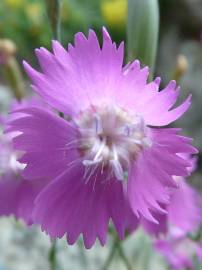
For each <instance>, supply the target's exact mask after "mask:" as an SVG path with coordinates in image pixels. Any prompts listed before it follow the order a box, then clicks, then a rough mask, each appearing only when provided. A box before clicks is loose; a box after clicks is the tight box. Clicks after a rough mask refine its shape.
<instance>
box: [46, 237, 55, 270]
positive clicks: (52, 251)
mask: <svg viewBox="0 0 202 270" xmlns="http://www.w3.org/2000/svg"><path fill="white" fill-rule="evenodd" d="M48 258H49V262H50V270H56V265H57V261H56V240H54V241H53V242H52V244H51V247H50V250H49V255H48Z"/></svg>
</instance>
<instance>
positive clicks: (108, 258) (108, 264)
mask: <svg viewBox="0 0 202 270" xmlns="http://www.w3.org/2000/svg"><path fill="white" fill-rule="evenodd" d="M118 241H119V239H118V238H115V239H114V243H113V245H112V248H111V250H110V253H109V255H108V257H107V259H106V261H105V263H104V266H103V268H102V270H108V268H109V266H110V265H111V263H112V260H113V258H114V255H115V253H116V250H117V246H118Z"/></svg>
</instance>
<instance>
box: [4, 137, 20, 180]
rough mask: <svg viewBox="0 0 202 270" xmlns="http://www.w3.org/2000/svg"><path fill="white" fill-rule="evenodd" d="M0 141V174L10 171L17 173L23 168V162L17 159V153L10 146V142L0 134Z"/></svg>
mask: <svg viewBox="0 0 202 270" xmlns="http://www.w3.org/2000/svg"><path fill="white" fill-rule="evenodd" d="M0 141H1V155H0V176H1V175H3V174H5V173H7V172H9V171H12V172H14V173H16V174H17V173H18V172H19V171H21V170H23V169H24V167H25V164H21V163H20V162H18V161H17V158H18V156H19V155H18V153H17V152H16V151H13V150H12V148H11V142H10V140H9V139H7V137H6V136H2V138H1V136H0Z"/></svg>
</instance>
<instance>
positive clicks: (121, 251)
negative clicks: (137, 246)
mask: <svg viewBox="0 0 202 270" xmlns="http://www.w3.org/2000/svg"><path fill="white" fill-rule="evenodd" d="M117 249H118V252H119V255H120V258H121V259H122V261H123V262H124V264H125V266H126V268H127V270H133V267H132V265H131V264H130V262H129V260H128V258H127V257H126V255H125V253H124V250H123V248H122V246H121V243H120V242H119V243H118V246H117Z"/></svg>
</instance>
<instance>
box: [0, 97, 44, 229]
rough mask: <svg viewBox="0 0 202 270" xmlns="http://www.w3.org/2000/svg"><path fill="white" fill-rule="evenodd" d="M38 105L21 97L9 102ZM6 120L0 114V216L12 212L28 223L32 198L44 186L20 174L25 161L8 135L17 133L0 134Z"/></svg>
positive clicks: (34, 100)
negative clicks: (22, 160) (20, 160)
mask: <svg viewBox="0 0 202 270" xmlns="http://www.w3.org/2000/svg"><path fill="white" fill-rule="evenodd" d="M34 104H35V105H36V106H40V104H41V101H39V100H38V99H35V98H32V99H31V100H23V101H22V102H21V103H19V102H17V101H16V102H13V103H12V108H15V109H22V108H24V107H25V106H28V105H32V106H33V105H34ZM22 116H23V114H21V115H18V117H16V116H15V118H13V117H11V115H10V116H9V119H10V118H12V119H19V118H20V117H22ZM7 121H8V119H7V118H6V117H5V116H2V117H1V119H0V129H1V130H0V216H10V215H14V216H15V217H16V218H21V219H23V220H24V221H25V222H26V223H27V224H32V223H33V222H32V218H31V214H32V211H33V207H34V199H35V198H36V196H37V194H38V193H39V191H40V190H41V189H42V188H43V187H44V186H45V184H46V183H47V181H46V180H45V179H37V180H36V181H35V182H32V181H28V180H26V179H24V178H23V177H22V176H21V172H22V170H23V169H24V167H25V164H21V163H20V162H18V161H17V159H18V158H19V157H20V156H21V153H20V152H19V151H16V150H14V149H13V146H12V138H13V137H15V136H16V135H17V134H15V133H9V134H3V132H2V130H3V128H4V127H5V125H6V122H7Z"/></svg>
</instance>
